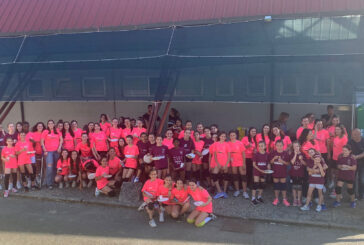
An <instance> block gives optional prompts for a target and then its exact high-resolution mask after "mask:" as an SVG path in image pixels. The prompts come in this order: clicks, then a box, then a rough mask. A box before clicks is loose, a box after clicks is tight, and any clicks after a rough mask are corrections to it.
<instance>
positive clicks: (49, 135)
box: [41, 120, 63, 189]
mask: <svg viewBox="0 0 364 245" xmlns="http://www.w3.org/2000/svg"><path fill="white" fill-rule="evenodd" d="M62 143H63V138H62V135H61V134H59V133H58V132H57V129H56V128H55V124H54V121H53V120H48V122H47V129H46V130H44V131H43V133H42V139H41V144H42V148H43V154H44V156H45V158H46V164H47V168H46V184H47V186H48V188H49V189H53V183H54V177H55V175H56V171H55V169H56V164H57V161H58V159H59V154H60V153H61V148H62Z"/></svg>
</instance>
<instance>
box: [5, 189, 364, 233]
mask: <svg viewBox="0 0 364 245" xmlns="http://www.w3.org/2000/svg"><path fill="white" fill-rule="evenodd" d="M12 197H15V198H27V199H34V200H43V201H53V202H66V203H81V204H87V205H98V206H106V207H114V208H129V209H135V208H138V205H135V206H134V205H126V204H122V203H107V202H102V201H87V200H83V199H82V198H62V197H40V196H29V195H24V194H22V193H17V194H15V195H12ZM214 214H215V215H216V216H218V217H222V218H230V219H242V220H250V221H257V222H265V223H277V224H285V225H302V226H310V227H312V226H314V227H321V228H329V229H345V230H356V231H361V232H363V231H364V227H363V228H360V227H356V226H350V225H342V224H334V223H324V222H312V221H293V220H287V219H269V218H259V217H249V218H248V217H237V216H231V215H226V214H222V213H219V212H216V213H214Z"/></svg>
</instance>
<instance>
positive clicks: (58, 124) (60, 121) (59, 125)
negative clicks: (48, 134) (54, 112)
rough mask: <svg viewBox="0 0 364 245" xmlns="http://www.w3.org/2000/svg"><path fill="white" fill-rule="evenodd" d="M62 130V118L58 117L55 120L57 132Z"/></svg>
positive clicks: (60, 132)
mask: <svg viewBox="0 0 364 245" xmlns="http://www.w3.org/2000/svg"><path fill="white" fill-rule="evenodd" d="M62 130H63V120H62V119H59V120H58V122H57V133H59V134H62Z"/></svg>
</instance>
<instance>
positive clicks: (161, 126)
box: [157, 101, 171, 135]
mask: <svg viewBox="0 0 364 245" xmlns="http://www.w3.org/2000/svg"><path fill="white" fill-rule="evenodd" d="M170 107H171V102H170V101H168V102H167V104H166V107H165V108H164V112H163V116H162V119H161V122H160V124H159V127H158V131H157V134H158V135H160V134H161V133H162V130H163V126H164V124H165V122H166V118H167V115H168V112H169V108H170Z"/></svg>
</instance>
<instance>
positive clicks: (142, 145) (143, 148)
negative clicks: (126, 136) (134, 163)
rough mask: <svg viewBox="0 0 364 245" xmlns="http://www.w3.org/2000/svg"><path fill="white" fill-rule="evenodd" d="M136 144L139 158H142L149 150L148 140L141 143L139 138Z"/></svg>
mask: <svg viewBox="0 0 364 245" xmlns="http://www.w3.org/2000/svg"><path fill="white" fill-rule="evenodd" d="M137 146H138V149H139V158H141V159H142V158H143V157H144V156H145V155H147V154H148V150H149V142H146V143H143V142H142V141H141V140H139V141H138V142H137Z"/></svg>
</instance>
